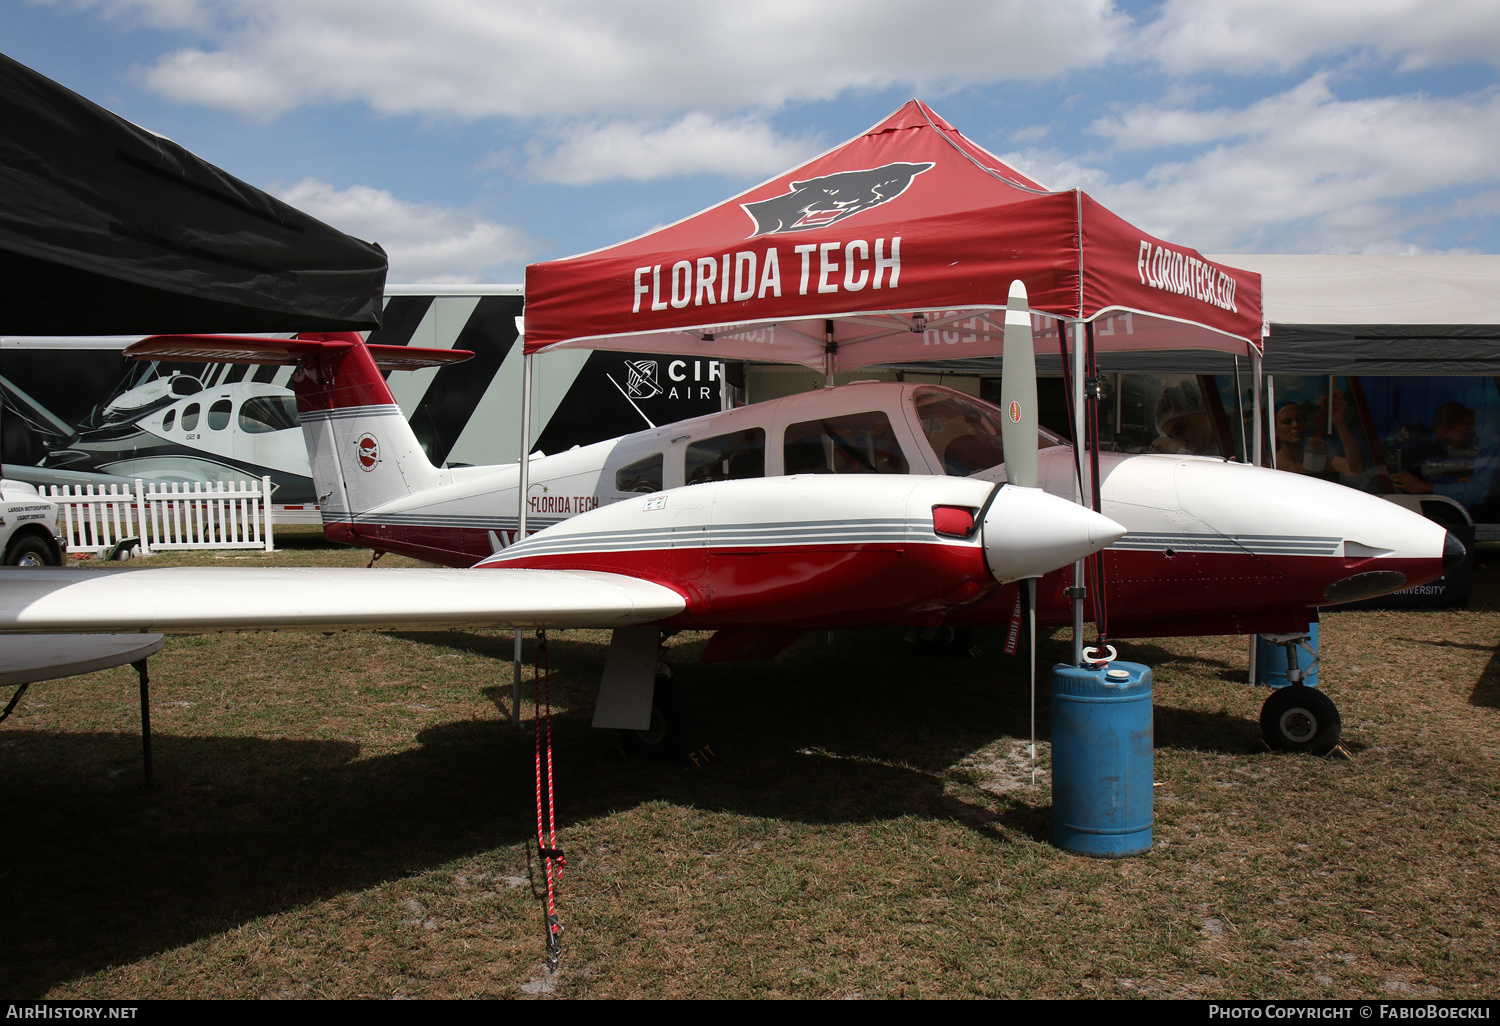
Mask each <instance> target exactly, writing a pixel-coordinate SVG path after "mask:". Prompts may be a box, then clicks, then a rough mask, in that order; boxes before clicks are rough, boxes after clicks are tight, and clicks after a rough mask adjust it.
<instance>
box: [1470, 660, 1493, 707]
mask: <svg viewBox="0 0 1500 1026" xmlns="http://www.w3.org/2000/svg"><path fill="white" fill-rule="evenodd" d="M1469 704H1470V705H1482V706H1485V707H1487V708H1490V709H1500V648H1496V649H1494V651H1493V652H1492V653H1491V654H1490V661H1489V662H1488V663H1486V664H1485V667H1484V672H1482V673H1480V675H1479V679H1478V680H1476V681H1475V682H1474V690H1473V691H1472V692H1470V693H1469Z"/></svg>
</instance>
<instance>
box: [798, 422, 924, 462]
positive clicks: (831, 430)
mask: <svg viewBox="0 0 1500 1026" xmlns="http://www.w3.org/2000/svg"><path fill="white" fill-rule="evenodd" d="M785 446H786V447H785V449H784V455H785V457H786V472H787V473H788V474H905V473H906V472H907V470H908V466H907V462H906V457H905V456H904V455H902V453H901V443H900V442H899V441H898V440H897V439H896V432H895V431H894V430H892V428H891V421H890V418H889V417H887V416H886V415H885V414H884V413H882V412H880V411H879V410H875V411H873V412H871V413H852V414H847V415H845V416H842V417H825V418H823V419H822V420H809V421H804V422H803V423H801V424H793V425H791V426H790V427H788V428H787V429H786V438H785Z"/></svg>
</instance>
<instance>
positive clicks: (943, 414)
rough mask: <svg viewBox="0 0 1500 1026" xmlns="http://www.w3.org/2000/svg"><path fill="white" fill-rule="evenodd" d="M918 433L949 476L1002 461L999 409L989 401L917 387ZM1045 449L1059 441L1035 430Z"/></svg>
mask: <svg viewBox="0 0 1500 1026" xmlns="http://www.w3.org/2000/svg"><path fill="white" fill-rule="evenodd" d="M913 401H914V402H915V403H916V408H917V417H918V418H919V419H920V420H921V422H922V433H923V434H925V435H926V436H927V442H928V444H929V445H931V446H932V451H933V452H934V453H936V454H937V457H938V460H939V461H940V462H941V463H942V465H943V473H945V474H947V475H948V476H949V477H968V476H969V475H970V474H977V473H978V472H979V471H981V470H988V469H990V468H991V467H993V466H996V465H997V464H1000V463H1004V462H1005V448H1004V446H1003V445H1002V444H1001V442H1000V418H1001V416H1002V414H1001V412H1000V411H999V410H997V409H995V407H993V406H991V405H990V404H989V403H986V402H983V401H982V400H978V399H970V398H968V397H966V396H961V395H955V394H953V393H952V392H936V391H928V390H925V389H918V390H917V391H916V393H915V395H914V396H913ZM1037 442H1038V445H1039V446H1040V447H1041V448H1043V449H1045V448H1048V447H1050V446H1054V445H1061V444H1063V442H1062V439H1060V438H1058V437H1057V436H1056V435H1054V434H1052V433H1051V432H1050V431H1045V430H1044V431H1040V432H1038V439H1037Z"/></svg>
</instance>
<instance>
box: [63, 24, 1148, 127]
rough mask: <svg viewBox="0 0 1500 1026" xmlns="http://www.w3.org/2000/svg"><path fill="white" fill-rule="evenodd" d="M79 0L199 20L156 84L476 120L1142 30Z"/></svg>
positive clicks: (257, 109)
mask: <svg viewBox="0 0 1500 1026" xmlns="http://www.w3.org/2000/svg"><path fill="white" fill-rule="evenodd" d="M73 2H74V3H75V4H76V5H83V6H87V7H96V8H101V9H104V10H106V11H108V12H111V13H113V14H115V15H116V16H120V15H122V14H125V15H130V16H133V17H135V18H137V19H139V20H144V21H149V22H152V23H158V24H164V23H167V22H172V23H174V24H176V25H178V26H180V27H181V28H184V29H192V28H195V27H198V31H199V35H200V37H201V42H200V43H199V44H198V45H194V46H189V47H185V48H183V49H180V50H177V51H175V52H173V53H169V54H166V55H164V56H162V57H160V58H159V59H157V60H156V61H155V62H154V63H152V64H151V65H150V66H148V67H145V68H143V69H142V70H141V73H142V75H143V78H144V81H145V82H146V84H147V85H148V86H149V87H150V88H151V89H153V90H155V91H157V92H158V93H160V94H161V95H163V96H166V97H168V98H170V99H173V100H177V101H180V102H184V103H205V104H208V105H210V106H214V107H218V108H222V109H226V110H231V111H234V112H236V113H240V114H243V115H247V116H251V117H258V118H273V117H275V116H277V115H278V114H280V113H282V112H284V111H287V110H289V109H291V108H293V107H295V106H298V105H303V104H316V103H326V102H345V101H358V102H363V103H366V104H369V105H370V106H371V107H373V108H374V109H375V110H377V111H380V112H382V113H387V114H402V113H421V114H428V115H443V116H455V117H463V118H471V117H482V116H488V115H497V114H499V115H507V116H514V117H533V116H535V117H542V116H549V115H563V116H569V117H572V116H582V117H610V116H622V117H636V118H639V117H647V118H660V117H670V116H673V115H675V114H677V113H679V112H680V111H683V110H703V111H709V112H714V113H725V112H737V111H741V110H744V109H746V108H758V109H772V108H775V107H777V106H779V105H781V104H783V103H785V102H788V101H795V100H821V99H828V98H831V97H834V96H837V95H839V94H840V93H843V92H845V91H847V90H851V89H853V90H858V89H879V88H885V87H887V86H891V85H894V84H898V83H904V84H909V85H911V86H912V87H913V88H914V89H917V90H921V91H924V92H936V91H941V90H943V89H945V88H952V87H960V86H963V85H968V84H973V83H987V82H1003V81H1017V80H1042V79H1056V78H1060V77H1062V76H1063V75H1065V74H1067V73H1068V72H1069V71H1071V70H1073V69H1076V68H1081V67H1093V66H1097V65H1098V64H1099V63H1100V62H1102V61H1104V60H1106V59H1108V57H1109V56H1110V55H1111V54H1112V53H1114V52H1115V51H1116V50H1117V49H1118V47H1119V46H1120V44H1121V40H1122V39H1123V38H1124V36H1125V34H1126V32H1127V31H1128V29H1129V20H1128V19H1127V18H1125V17H1124V16H1123V15H1120V14H1118V13H1117V12H1115V11H1114V9H1113V5H1112V3H1111V2H1110V0H1054V2H1052V3H1048V4H1036V3H1031V2H1029V0H994V2H990V3H986V4H975V3H972V2H968V0H929V2H928V3H926V4H924V5H923V6H921V7H920V8H918V7H917V6H916V5H913V4H911V3H909V2H907V0H823V2H820V3H816V4H806V3H803V2H802V0H762V2H759V3H756V4H726V3H712V4H705V3H695V2H684V0H549V2H547V3H536V2H521V0H429V2H427V3H424V4H422V5H420V6H418V5H415V4H413V3H411V2H410V0H199V2H198V3H196V4H195V3H193V2H192V0H73ZM205 25H206V26H207V27H200V26H205Z"/></svg>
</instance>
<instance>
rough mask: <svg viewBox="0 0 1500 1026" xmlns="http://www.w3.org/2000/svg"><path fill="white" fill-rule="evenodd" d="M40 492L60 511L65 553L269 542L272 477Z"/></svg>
mask: <svg viewBox="0 0 1500 1026" xmlns="http://www.w3.org/2000/svg"><path fill="white" fill-rule="evenodd" d="M44 491H45V494H46V495H47V497H48V498H49V499H51V500H52V501H53V502H56V503H57V504H58V506H59V507H60V509H59V516H58V530H59V533H61V535H62V538H61V539H60V540H61V541H62V543H63V545H64V546H65V547H66V548H67V550H68V554H69V555H71V556H97V555H101V554H105V553H108V552H109V551H110V550H112V549H113V548H114V547H115V546H116V545H118V544H119V543H120V542H124V541H128V540H129V539H139V542H138V544H139V547H140V555H142V556H148V555H150V554H151V553H153V552H166V551H170V550H173V549H264V550H265V551H266V552H270V551H272V549H273V548H274V545H273V539H272V530H271V479H270V478H269V477H263V478H261V479H260V480H259V481H241V482H240V483H239V487H237V488H236V487H231V486H229V485H226V484H224V483H222V482H219V483H216V484H204V483H202V482H192V483H186V482H170V483H161V482H152V483H151V484H150V485H149V486H147V485H146V484H145V483H144V482H143V481H141V479H140V478H136V479H135V485H134V487H133V488H132V487H129V486H126V485H97V486H96V485H52V486H49V487H48V488H46V489H45V490H44Z"/></svg>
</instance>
